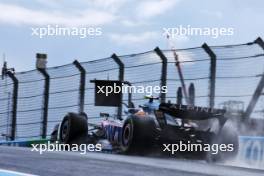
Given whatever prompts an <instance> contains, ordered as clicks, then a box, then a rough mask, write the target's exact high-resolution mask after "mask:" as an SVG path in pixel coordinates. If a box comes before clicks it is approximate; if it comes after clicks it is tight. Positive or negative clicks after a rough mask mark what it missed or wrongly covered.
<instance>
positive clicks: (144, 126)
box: [121, 117, 156, 155]
mask: <svg viewBox="0 0 264 176" xmlns="http://www.w3.org/2000/svg"><path fill="white" fill-rule="evenodd" d="M155 135H156V133H155V125H154V122H153V120H151V119H148V118H145V119H139V118H137V117H133V118H128V119H127V120H126V121H125V123H124V125H123V130H122V139H121V150H122V152H123V153H128V154H141V155H144V154H146V153H148V152H149V151H150V149H151V148H152V147H153V144H154V142H155Z"/></svg>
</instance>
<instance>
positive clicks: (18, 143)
mask: <svg viewBox="0 0 264 176" xmlns="http://www.w3.org/2000/svg"><path fill="white" fill-rule="evenodd" d="M48 141H49V140H48V139H35V140H15V141H4V142H0V146H17V147H31V144H46V143H47V142H48Z"/></svg>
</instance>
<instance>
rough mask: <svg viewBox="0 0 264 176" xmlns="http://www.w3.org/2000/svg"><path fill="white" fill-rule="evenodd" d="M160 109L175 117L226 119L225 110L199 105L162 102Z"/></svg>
mask: <svg viewBox="0 0 264 176" xmlns="http://www.w3.org/2000/svg"><path fill="white" fill-rule="evenodd" d="M159 110H160V111H162V112H163V113H167V114H169V115H171V116H173V117H175V118H180V119H187V120H207V119H211V118H219V119H220V118H221V119H225V117H224V114H225V112H226V111H225V110H223V109H212V108H206V107H199V106H188V105H178V104H170V103H161V104H160V106H159Z"/></svg>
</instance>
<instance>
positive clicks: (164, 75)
mask: <svg viewBox="0 0 264 176" xmlns="http://www.w3.org/2000/svg"><path fill="white" fill-rule="evenodd" d="M154 51H155V52H156V54H157V55H158V56H159V57H160V59H161V62H162V67H161V82H160V87H164V86H166V85H167V64H168V59H167V57H166V56H165V55H164V54H163V53H162V51H161V50H160V49H159V47H156V48H155V49H154ZM160 102H161V103H165V102H166V93H160Z"/></svg>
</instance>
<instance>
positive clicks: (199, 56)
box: [0, 38, 264, 140]
mask: <svg viewBox="0 0 264 176" xmlns="http://www.w3.org/2000/svg"><path fill="white" fill-rule="evenodd" d="M175 52H176V53H177V56H178V58H179V61H180V66H181V68H182V72H183V76H184V80H185V85H186V87H187V88H188V87H189V85H190V84H191V83H193V84H194V86H195V105H197V106H206V107H216V108H217V107H219V106H221V104H223V103H224V102H230V101H231V100H232V101H237V102H241V103H242V105H243V110H244V112H245V113H244V114H245V115H250V118H263V112H264V111H263V109H264V106H263V105H264V104H263V100H264V99H263V93H262V88H263V86H264V78H263V77H264V76H263V73H264V69H263V68H264V43H263V41H262V40H261V38H258V39H257V40H255V41H253V42H250V43H245V44H239V45H225V46H208V45H207V44H203V45H202V46H201V47H196V48H188V49H176V50H175ZM95 79H96V80H102V79H104V80H105V79H109V80H121V81H129V82H130V83H131V84H132V85H135V86H137V85H140V86H164V85H166V86H167V89H168V92H167V93H166V94H165V93H163V94H160V95H155V94H154V96H160V101H161V102H168V101H170V102H172V103H176V102H177V90H178V88H179V87H181V86H182V85H181V81H180V78H179V75H178V71H177V68H176V62H175V57H174V51H172V50H160V49H159V48H155V49H154V50H152V51H148V52H144V53H139V54H131V55H124V56H117V55H116V54H113V55H112V56H111V57H109V58H104V59H100V60H94V61H88V62H81V63H79V62H78V61H77V60H76V61H74V62H73V63H71V64H67V65H63V66H58V67H52V68H47V69H37V70H32V71H27V72H20V73H12V72H8V73H7V75H4V79H2V80H1V81H0V134H1V137H0V140H15V139H29V138H30V139H32V138H47V137H49V135H50V133H51V131H52V129H53V127H54V126H55V124H57V123H59V122H60V121H61V120H62V118H63V116H64V115H65V114H66V113H67V112H82V111H84V112H86V113H87V115H88V121H89V123H99V122H100V120H101V119H100V118H99V113H100V112H107V113H109V114H116V115H117V116H118V115H119V116H120V115H123V114H122V112H123V110H124V108H125V107H117V108H115V107H96V106H94V99H95V96H94V95H95V92H94V91H95V90H94V84H93V83H91V82H90V81H91V80H95ZM252 97H254V100H258V101H256V107H255V108H253V113H251V112H250V110H251V109H250V108H249V109H248V108H247V107H248V105H249V103H250V102H253V104H251V105H250V106H249V107H252V105H254V101H251V99H252ZM127 101H128V95H123V102H127ZM132 101H133V103H134V104H135V105H136V106H138V105H140V104H143V103H144V102H145V101H146V100H144V94H140V93H138V94H133V95H132ZM183 103H184V104H186V102H183ZM247 113H248V114H247Z"/></svg>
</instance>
